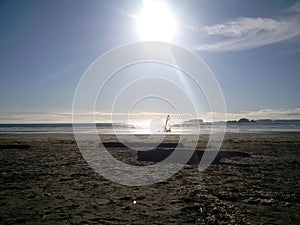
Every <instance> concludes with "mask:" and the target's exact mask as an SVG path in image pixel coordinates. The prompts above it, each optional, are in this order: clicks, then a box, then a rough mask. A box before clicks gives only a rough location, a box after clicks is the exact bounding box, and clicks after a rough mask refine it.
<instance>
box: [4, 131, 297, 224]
mask: <svg viewBox="0 0 300 225" xmlns="http://www.w3.org/2000/svg"><path fill="white" fill-rule="evenodd" d="M168 139H169V140H167V141H169V142H170V143H171V142H172V143H173V142H174V141H176V140H177V137H176V136H174V135H170V136H168ZM103 141H105V142H108V143H114V142H116V139H115V137H113V136H110V135H106V136H103ZM206 143H207V136H204V137H201V138H200V140H199V143H198V148H197V149H199V150H203V149H204V147H205V146H206ZM22 146H23V147H22ZM24 146H25V147H24ZM26 146H27V147H26ZM28 146H30V147H29V148H28ZM0 147H1V148H0V160H1V167H0V224H37V225H40V224H300V213H299V212H300V187H299V185H300V184H299V183H300V182H299V181H300V179H299V178H300V134H298V133H284V134H227V135H226V137H225V140H224V143H223V145H222V150H224V151H237V152H243V153H247V154H249V157H239V156H236V157H226V158H222V159H221V160H219V161H218V163H216V164H213V165H210V166H209V167H208V168H207V169H206V170H205V171H204V172H201V173H200V172H199V170H198V168H197V165H186V166H185V167H184V169H183V170H181V171H180V172H178V173H177V174H176V175H174V176H173V177H171V178H170V179H168V180H166V181H164V182H161V183H158V184H153V185H150V186H143V187H128V186H123V185H119V184H116V183H113V182H111V181H109V180H107V179H105V178H103V177H102V176H100V175H99V174H97V173H96V172H94V171H93V170H92V169H91V168H90V167H89V166H88V164H87V163H86V162H85V161H84V159H83V157H82V156H81V154H80V152H79V150H78V148H77V146H76V143H75V141H74V137H73V135H71V134H23V135H0ZM110 151H111V154H112V155H113V156H114V157H116V158H118V159H120V160H122V161H124V162H127V163H130V164H134V165H143V164H147V162H141V161H138V160H137V154H136V152H135V151H130V150H128V149H126V148H124V147H122V146H113V147H111V148H110Z"/></svg>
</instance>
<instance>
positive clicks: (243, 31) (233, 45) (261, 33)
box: [190, 4, 300, 52]
mask: <svg viewBox="0 0 300 225" xmlns="http://www.w3.org/2000/svg"><path fill="white" fill-rule="evenodd" d="M299 13H300V4H295V5H293V6H292V7H290V9H289V10H288V11H287V12H286V15H285V16H284V17H282V18H276V19H273V18H261V17H257V18H251V17H240V18H236V19H233V20H231V21H227V22H224V23H220V24H216V25H212V26H203V27H199V28H195V27H193V28H190V29H192V30H193V33H194V34H195V35H197V36H201V38H202V41H201V43H198V44H196V45H195V46H194V49H196V50H199V51H215V52H216V51H218V52H219V51H221V52H222V51H239V50H247V49H252V48H257V47H261V46H265V45H270V44H274V43H277V42H281V41H285V40H288V39H291V38H294V37H297V36H299V35H300V16H299Z"/></svg>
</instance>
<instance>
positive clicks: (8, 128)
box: [0, 120, 300, 134]
mask: <svg viewBox="0 0 300 225" xmlns="http://www.w3.org/2000/svg"><path fill="white" fill-rule="evenodd" d="M214 125H215V126H214V130H215V131H218V129H220V130H221V128H222V127H223V126H224V123H215V124H214ZM91 126H92V124H88V123H82V124H76V128H77V132H78V131H79V132H82V133H89V132H91V130H92V129H91ZM199 126H200V127H199ZM96 128H97V131H98V133H99V134H114V133H124V134H126V133H134V134H153V133H155V134H162V133H164V131H163V127H155V128H154V129H153V128H152V129H151V128H149V127H146V126H137V125H126V124H120V123H118V124H112V123H97V124H96ZM197 128H200V133H204V134H205V133H207V134H208V133H210V131H211V124H210V123H202V124H200V125H197V126H196V125H189V126H181V125H180V124H174V125H172V131H171V134H189V133H194V131H195V130H196V129H197ZM226 132H228V133H280V132H300V121H299V120H294V121H290V120H287V121H272V122H249V123H237V122H236V123H227V124H226ZM25 133H28V134H29V133H30V134H35V133H73V124H72V123H55V124H54V123H48V124H0V134H25Z"/></svg>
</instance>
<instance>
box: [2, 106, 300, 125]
mask: <svg viewBox="0 0 300 225" xmlns="http://www.w3.org/2000/svg"><path fill="white" fill-rule="evenodd" d="M91 115H95V118H96V122H98V123H101V122H102V123H107V122H108V123H110V122H112V121H113V122H114V123H126V122H127V121H128V123H129V124H134V123H149V122H151V120H152V119H155V120H157V119H160V120H162V121H164V119H165V118H166V113H155V112H136V113H130V115H129V117H128V114H127V113H114V114H113V120H112V114H111V113H110V112H95V113H93V112H82V113H80V116H79V119H80V121H77V122H82V123H84V122H93V121H89V120H87V119H90V118H91ZM170 116H171V118H172V121H173V122H174V123H177V122H182V121H185V120H189V119H195V118H196V117H197V116H195V115H191V114H181V115H180V116H179V115H176V114H170ZM198 118H201V119H203V120H204V121H212V118H214V121H218V120H221V119H222V118H223V116H222V115H221V114H220V113H217V112H208V113H204V114H201V115H198ZM226 118H227V120H238V119H240V118H249V119H254V120H256V119H300V108H291V109H262V110H257V111H247V112H241V113H227V114H226ZM0 123H72V113H71V112H69V111H25V110H19V111H8V110H5V111H4V110H1V111H0Z"/></svg>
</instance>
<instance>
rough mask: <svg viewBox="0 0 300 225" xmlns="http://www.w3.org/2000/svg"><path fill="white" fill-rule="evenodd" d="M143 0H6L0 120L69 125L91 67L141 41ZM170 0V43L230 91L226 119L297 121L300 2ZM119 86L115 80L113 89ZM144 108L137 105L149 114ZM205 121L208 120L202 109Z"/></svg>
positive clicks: (1, 15)
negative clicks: (173, 32) (185, 51)
mask: <svg viewBox="0 0 300 225" xmlns="http://www.w3.org/2000/svg"><path fill="white" fill-rule="evenodd" d="M143 4H144V2H143V1H142V0H139V1H138V0H128V1H123V0H122V1H121V0H97V1H96V0H89V1H82V0H26V1H21V0H0V30H1V33H0V63H1V66H0V123H23V122H25V123H26V122H71V112H72V103H73V98H74V93H75V91H76V87H77V85H78V83H79V81H80V79H81V77H82V75H83V73H84V72H85V71H86V69H87V68H88V66H89V65H90V64H91V63H92V62H93V61H94V60H96V59H97V58H98V57H99V56H101V55H103V54H104V53H106V52H107V51H109V50H111V49H113V48H116V47H118V46H120V45H124V44H128V43H133V42H137V41H143V40H142V39H141V36H140V35H139V32H138V30H137V16H138V15H139V13H140V12H141V11H142V9H143V6H144V5H143ZM166 4H167V5H168V7H169V10H170V12H171V13H172V15H173V17H174V18H175V20H176V26H177V27H176V29H177V32H176V35H174V37H173V38H172V40H170V42H172V43H174V44H176V45H179V46H182V47H184V48H186V49H188V50H190V51H192V52H194V53H195V54H196V55H198V56H199V57H201V58H202V59H203V60H204V62H205V63H206V64H207V65H208V66H209V68H210V69H211V70H212V72H213V73H214V75H215V77H216V78H217V80H218V82H219V84H220V87H221V89H222V91H223V95H224V98H225V103H226V108H227V112H228V119H238V118H240V117H249V118H251V119H262V118H272V119H300V91H299V84H300V1H294V0H293V1H292V0H265V1H259V0H257V1H253V0H228V1H223V0H215V1H209V0H194V1H192V0H186V1H180V0H176V1H175V0H173V1H166ZM153 17H154V18H155V15H153ZM122 82H125V81H124V80H123V81H122ZM122 82H121V79H115V84H111V87H112V88H113V87H117V86H120V85H121V84H122ZM127 82H129V81H128V80H127ZM179 82H180V81H179ZM125 83H126V82H125ZM111 90H112V89H111V88H107V90H106V91H107V93H106V95H107V96H110V94H111V93H110V91H111ZM195 93H197V92H195ZM199 98H200V99H201V98H202V97H199ZM106 101H107V102H108V101H111V99H110V98H109V97H107V100H106ZM123 103H124V101H123ZM147 104H148V103H147ZM147 104H144V108H143V105H140V106H139V107H140V108H139V110H140V111H139V110H137V109H136V111H139V112H143V113H144V114H143V116H144V117H145V112H146V111H147V110H148V109H147V107H146V106H147ZM149 104H152V103H149ZM149 104H148V106H149ZM153 104H154V103H153ZM148 108H149V107H148ZM162 108H163V107H162ZM204 108H205V109H206V106H204ZM155 109H156V111H157V112H154V111H155V110H153V108H152V110H150V111H151V113H158V115H160V114H159V113H164V112H162V110H158V109H159V103H155ZM163 109H164V110H165V109H166V108H163ZM118 110H119V111H116V113H123V111H122V107H119V108H118ZM216 113H217V112H216ZM97 114H98V115H99V118H100V120H101V121H106V120H108V119H109V117H110V112H109V110H108V109H106V108H105V107H104V108H101V107H99V108H98V109H97ZM146 116H147V114H146ZM201 117H202V118H204V119H209V115H208V114H205V110H203V115H201Z"/></svg>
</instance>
